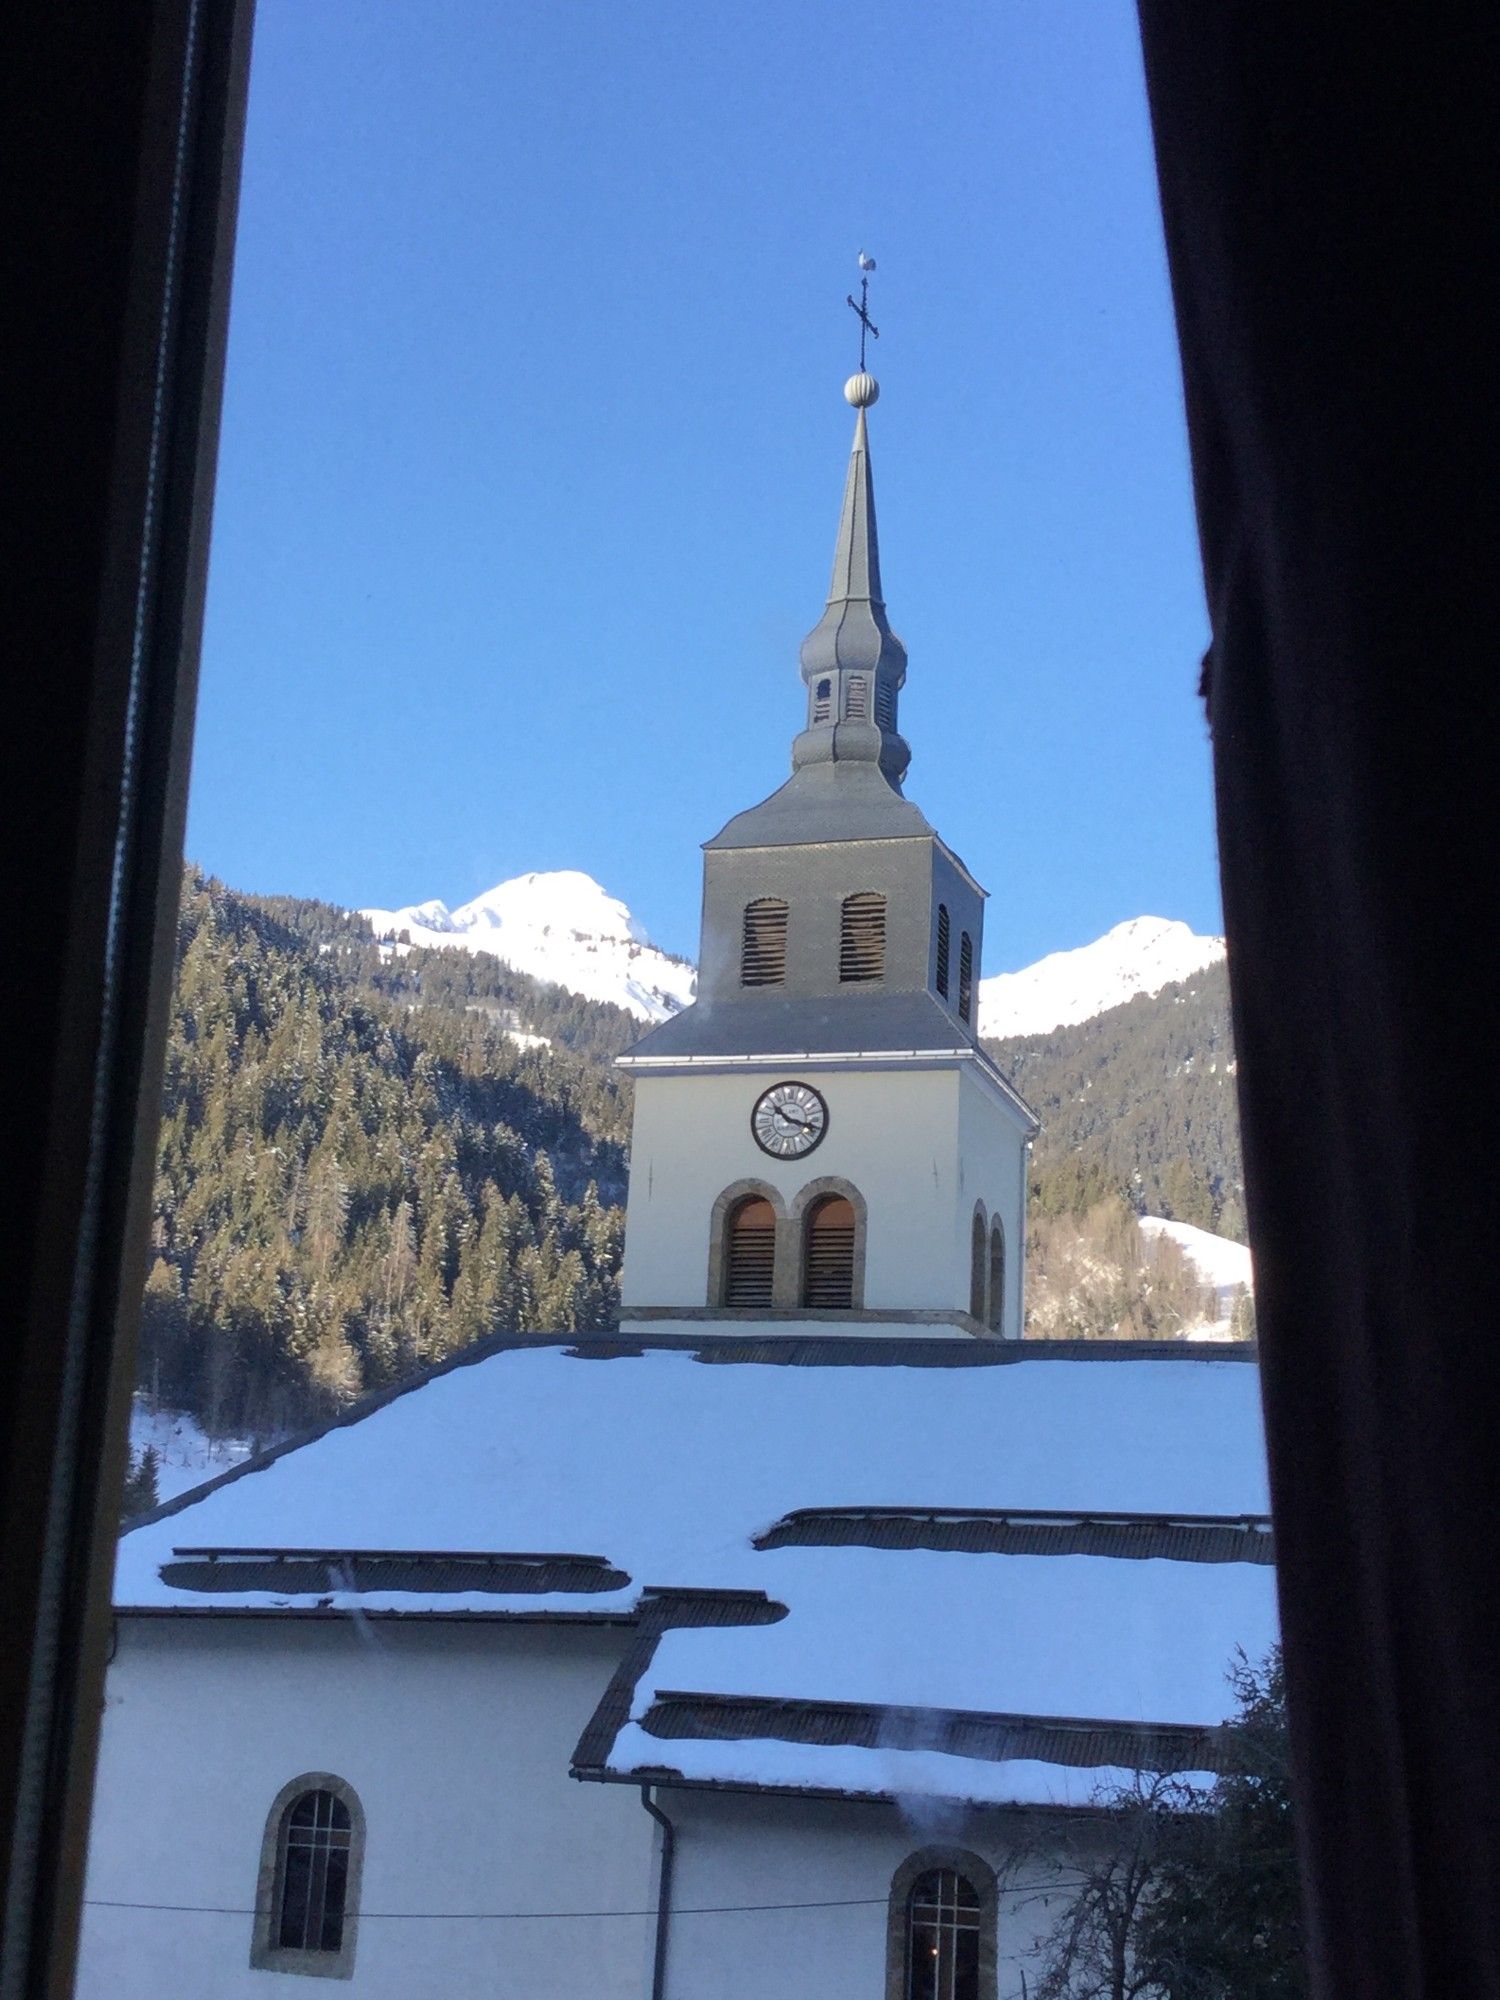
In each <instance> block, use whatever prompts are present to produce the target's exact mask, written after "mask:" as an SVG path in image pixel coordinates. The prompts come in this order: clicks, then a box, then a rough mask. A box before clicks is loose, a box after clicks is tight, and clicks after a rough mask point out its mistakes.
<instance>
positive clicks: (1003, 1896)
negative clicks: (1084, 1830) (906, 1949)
mask: <svg viewBox="0 0 1500 2000" xmlns="http://www.w3.org/2000/svg"><path fill="white" fill-rule="evenodd" d="M662 1803H663V1805H664V1806H665V1807H666V1809H667V1811H668V1812H669V1813H670V1815H671V1818H672V1820H673V1822H674V1825H675V1828H676V1842H675V1856H674V1869H673V1895H672V1900H673V1905H674V1912H675V1914H674V1916H673V1919H672V1922H671V1925H670V1928H669V1933H668V1943H667V1978H666V1993H665V1996H664V2000H768V1996H771V1995H774V1996H775V2000H885V1996H886V1993H887V1991H888V1985H889V1973H890V1969H891V1968H890V1962H889V1961H890V1958H891V1956H892V1953H891V1949H890V1947H891V1940H890V1908H889V1902H888V1891H889V1889H890V1885H891V1883H892V1882H893V1881H894V1879H895V1877H896V1874H897V1871H898V1870H899V1869H901V1868H902V1866H903V1864H905V1863H906V1862H908V1861H909V1860H910V1859H911V1858H912V1857H913V1856H915V1855H920V1854H925V1853H929V1852H931V1851H933V1850H939V1849H940V1850H944V1851H947V1852H953V1851H955V1850H957V1851H959V1852H967V1853H971V1854H975V1855H977V1856H979V1857H980V1859H981V1860H982V1861H984V1862H986V1863H987V1864H988V1866H989V1867H990V1868H991V1869H992V1870H993V1871H994V1873H995V1875H996V1877H997V1878H998V1888H999V1895H998V1899H997V1900H998V1908H997V1910H996V1912H995V1919H994V1928H995V1937H994V1945H995V1956H996V1961H997V1962H996V1974H997V1977H996V1982H995V1992H996V1996H997V2000H1021V1996H1022V1994H1023V1991H1026V1990H1029V1991H1031V1992H1035V1990H1036V1984H1037V1979H1038V1975H1039V1971H1040V1955H1039V1953H1038V1951H1037V1949H1036V1946H1037V1940H1038V1938H1039V1937H1040V1936H1041V1935H1042V1934H1043V1933H1045V1931H1046V1930H1047V1929H1048V1928H1049V1925H1050V1923H1051V1921H1052V1918H1053V1916H1054V1914H1055V1912H1056V1911H1057V1910H1058V1909H1059V1908H1060V1907H1061V1903H1060V1900H1059V1898H1058V1897H1057V1895H1056V1893H1055V1892H1054V1894H1053V1895H1051V1896H1049V1894H1048V1883H1049V1878H1050V1877H1051V1876H1052V1875H1053V1874H1054V1872H1055V1870H1056V1861H1055V1859H1054V1853H1055V1850H1053V1848H1052V1846H1051V1843H1050V1842H1049V1840H1048V1837H1047V1833H1046V1831H1045V1829H1044V1827H1043V1825H1042V1824H1041V1823H1040V1822H1039V1821H1038V1820H1037V1819H1036V1817H1035V1816H1030V1817H1028V1816H1027V1815H1025V1814H1020V1813H1016V1812H1008V1813H1005V1812H988V1813H986V1812H964V1811H962V1810H960V1809H957V1808H947V1809H944V1808H942V1807H940V1806H929V1807H928V1809H927V1810H926V1811H925V1812H922V1813H921V1814H920V1816H919V1817H913V1816H912V1815H911V1814H910V1813H908V1812H905V1811H903V1810H902V1809H901V1808H899V1807H897V1806H894V1805H879V1804H873V1803H871V1804H855V1803H852V1802H850V1803H845V1802H842V1801H840V1800H836V1799H798V1800H796V1801H795V1802H792V1801H788V1800H786V1799H778V1798H768V1797H757V1796H755V1795H754V1794H748V1793H747V1794H740V1795H736V1794H734V1793H726V1792H706V1791H699V1792H690V1791H673V1792H666V1793H663V1794H662ZM1076 1837H1077V1836H1076V1834H1075V1835H1074V1838H1075V1839H1076ZM726 1904H729V1905H741V1906H744V1905H754V1904H760V1905H762V1906H765V1905H772V1906H778V1907H774V1908H773V1909H772V1910H771V1911H764V1910H763V1911H762V1912H761V1913H756V1912H755V1911H753V1910H746V1911H744V1913H743V1914H735V1915H729V1916H720V1915H712V1916H710V1915H706V1914H705V1915H698V1916H695V1915H693V1914H691V1912H693V1911H695V1910H699V1911H705V1912H707V1911H719V1910H722V1909H723V1908H724V1906H725V1905H726ZM799 1906H800V1907H799ZM1023 1975H1024V1977H1025V1980H1026V1986H1025V1988H1023V1986H1022V1978H1023ZM898 1990H899V1989H898Z"/></svg>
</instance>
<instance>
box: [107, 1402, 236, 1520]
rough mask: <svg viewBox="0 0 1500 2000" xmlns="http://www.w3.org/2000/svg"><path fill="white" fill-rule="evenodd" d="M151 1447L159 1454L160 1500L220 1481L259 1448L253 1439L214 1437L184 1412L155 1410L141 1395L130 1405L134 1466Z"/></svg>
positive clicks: (131, 1452)
mask: <svg viewBox="0 0 1500 2000" xmlns="http://www.w3.org/2000/svg"><path fill="white" fill-rule="evenodd" d="M148 1445H149V1446H150V1448H151V1449H152V1450H153V1451H154V1452H155V1453H156V1497H157V1499H158V1500H159V1501H160V1500H175V1499H176V1497H177V1495H178V1494H179V1493H185V1492H187V1490H188V1488H189V1487H192V1486H201V1485H202V1484H203V1482H204V1480H205V1479H217V1477H218V1476H219V1474H220V1473H221V1472H228V1471H229V1469H230V1467H231V1466H235V1465H238V1464H239V1463H240V1462H241V1461H242V1460H243V1459H247V1458H248V1457H249V1456H250V1454H251V1453H252V1452H253V1451H254V1450H255V1449H256V1447H255V1445H254V1444H253V1443H252V1442H251V1440H250V1439H249V1438H211V1437H209V1436H208V1435H207V1433H206V1432H204V1431H201V1430H200V1429H199V1428H198V1426H197V1424H195V1423H194V1422H193V1419H192V1418H191V1417H190V1416H188V1415H187V1414H186V1413H185V1412H184V1411H182V1410H161V1409H157V1410H153V1409H152V1407H151V1404H150V1402H149V1400H148V1399H147V1398H146V1397H145V1396H137V1397H136V1398H135V1400H134V1402H133V1403H132V1404H131V1406H130V1458H131V1463H132V1464H134V1462H135V1461H136V1460H137V1459H138V1458H139V1457H140V1455H141V1453H142V1452H143V1451H144V1450H145V1449H146V1447H147V1446H148Z"/></svg>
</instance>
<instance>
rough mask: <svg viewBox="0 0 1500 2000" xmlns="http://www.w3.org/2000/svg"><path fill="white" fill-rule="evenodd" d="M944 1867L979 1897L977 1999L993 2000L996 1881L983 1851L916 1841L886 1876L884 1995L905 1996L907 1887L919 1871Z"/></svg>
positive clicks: (899, 1999)
mask: <svg viewBox="0 0 1500 2000" xmlns="http://www.w3.org/2000/svg"><path fill="white" fill-rule="evenodd" d="M940 1868H948V1869H952V1870H953V1871H954V1873H955V1874H958V1875H962V1876H963V1877H964V1879H965V1880H966V1881H967V1882H968V1884H969V1886H970V1888H972V1889H973V1891H974V1893H975V1894H976V1895H977V1896H978V1898H979V1980H978V1996H977V2000H998V1990H997V1989H998V1967H999V1940H998V1932H999V1905H1000V1885H999V1882H998V1880H997V1878H996V1875H995V1871H994V1869H993V1868H992V1867H991V1866H990V1864H989V1862H987V1861H986V1860H985V1859H984V1857H983V1855H981V1854H976V1853H974V1851H973V1849H972V1848H967V1847H921V1848H918V1849H917V1851H916V1852H915V1853H914V1854H909V1855H908V1856H907V1857H906V1859H905V1860H904V1861H903V1862H902V1863H901V1865H900V1867H899V1868H898V1869H897V1870H896V1872H895V1874H894V1875H893V1876H892V1877H891V1889H890V1896H889V1899H888V1901H887V1905H886V1946H885V1967H886V1972H885V2000H907V1995H908V1986H907V1941H908V1937H909V1920H910V1910H911V1893H912V1890H913V1889H914V1888H915V1887H916V1885H917V1883H918V1882H920V1881H921V1879H922V1877H923V1876H924V1875H928V1874H931V1873H932V1871H933V1870H934V1869H940Z"/></svg>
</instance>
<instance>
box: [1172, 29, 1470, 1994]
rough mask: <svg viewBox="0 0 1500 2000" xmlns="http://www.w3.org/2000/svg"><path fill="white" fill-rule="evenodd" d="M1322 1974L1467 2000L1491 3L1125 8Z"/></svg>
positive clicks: (1347, 1985) (1345, 1988) (1355, 1985)
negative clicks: (1136, 78) (1162, 269)
mask: <svg viewBox="0 0 1500 2000" xmlns="http://www.w3.org/2000/svg"><path fill="white" fill-rule="evenodd" d="M1141 19H1142V27H1143V33H1144V43H1145V56H1146V68H1147V78H1148V84H1149V90H1150V98H1151V110H1152V118H1153V123H1154V128H1155V137H1156V147H1157V157H1158V170H1159V175H1160V182H1161V193H1162V207H1163V214H1164V219H1165V225H1166V237H1167V250H1168V257H1169V262H1170V267H1171V276H1172V284H1173V289H1174V295H1175V301H1176V309H1177V317H1178V329H1179V335H1180V340H1181V346H1182V363H1183V374H1184V381H1185V388H1186V401H1187V415H1188V426H1189V433H1190V439H1191V447H1192V458H1193V474H1194V480H1195V485H1196V492H1197V500H1198V509H1199V523H1200V531H1201V537H1202V545H1203V558H1204V568H1205V574H1206V581H1207V592H1208V602H1209V610H1210V616H1211V622H1212V633H1213V643H1212V648H1211V651H1210V654H1209V658H1208V661H1207V663H1206V668H1205V691H1206V694H1207V698H1208V705H1209V714H1210V719H1211V723H1212V728H1213V739H1214V760H1215V770H1216V783H1217V793H1218V818H1219V840H1220V850H1221V865H1222V873H1223V883H1224V899H1225V918H1226V926H1227V931H1228V937H1229V950H1230V979H1231V990H1232V994H1233V1006H1234V1021H1235V1034H1236V1037H1237V1041H1238V1046H1239V1056H1240V1094H1241V1110H1242V1116H1243V1121H1244V1137H1245V1160H1246V1173H1247V1180H1248V1193H1249V1210H1250V1222H1251V1236H1252V1240H1253V1243H1254V1247H1255V1257H1256V1277H1257V1286H1256V1291H1257V1299H1256V1306H1257V1314H1258V1320H1259V1328H1260V1335H1261V1343H1262V1356H1263V1373H1264V1387H1265V1401H1266V1418H1267V1430H1268V1439H1269V1448H1270V1458H1271V1476H1272V1490H1273V1496H1274V1504H1275V1509H1276V1517H1277V1546H1278V1551H1279V1555H1280V1575H1281V1594H1282V1610H1283V1618H1284V1623H1285V1643H1286V1661H1287V1674H1288V1684H1289V1693H1290V1701H1291V1709H1292V1730H1293V1750H1294V1759H1295V1769H1296V1782H1297V1803H1298V1813H1299V1824H1300V1831H1301V1836H1302V1841H1303V1851H1304V1863H1305V1873H1306V1878H1307V1887H1308V1902H1309V1917H1310V1931H1311V1940H1312V1950H1313V1958H1314V1967H1315V1977H1316V1981H1317V1991H1318V1992H1319V1993H1320V1994H1321V1995H1325V1996H1326V1995H1332V1994H1349V1995H1355V1994H1357V1995H1360V1996H1362V2000H1375V1997H1376V1996H1384V1995H1390V1996H1392V2000H1395V1996H1398V1995H1399V1996H1401V2000H1426V1997H1427V1996H1431V2000H1440V1996H1441V2000H1454V1996H1455V1995H1458V1994H1462V1995H1464V1996H1465V2000H1474V1996H1476V1995H1481V1994H1490V1993H1495V1992H1500V1924H1497V1884H1500V1851H1497V1850H1500V1841H1497V1826H1496V1808H1497V1800H1500V1769H1497V1762H1500V1758H1497V1735H1500V1723H1497V1700H1496V1696H1497V1682H1500V1672H1497V1667H1500V1630H1497V1625H1496V1620H1495V1616H1494V1613H1493V1610H1492V1603H1493V1600H1494V1597H1495V1593H1496V1580H1497V1578H1500V1434H1497V1433H1500V1328H1497V1325H1496V1311H1495V1290H1496V1287H1495V1265H1496V1256H1497V1241H1500V1229H1497V1226H1496V1216H1495V1209H1494V1202H1493V1198H1492V1187H1493V1181H1494V1174H1493V1169H1492V1164H1491V1154H1492V1147H1493V1125H1492V1120H1491V1117H1490V1113H1489V1108H1488V1100H1489V1092H1488V1089H1487V1085H1488V1083H1489V1070H1490V1067H1491V1046H1490V1040H1489V1030H1490V1028H1491V1025H1492V1023H1493V1021H1494V1018H1495V1013H1496V1007H1495V1000H1494V986H1493V977H1492V975H1491V973H1490V972H1489V970H1488V966H1487V963H1486V961H1487V959H1488V950H1487V947H1488V944H1489V938H1488V931H1489V926H1490V922H1491V912H1492V902H1493V892H1492V888H1491V880H1492V870H1493V859H1494V845H1493V839H1492V831H1491V829H1492V804H1491V801H1492V797H1493V789H1494V781H1493V775H1492V766H1493V763H1494V761H1495V750H1494V741H1495V730H1494V724H1495V715H1494V710H1495V702H1494V695H1493V685H1494V680H1495V676H1496V666H1497V663H1496V657H1495V656H1496V630H1497V620H1496V609H1497V606H1496V597H1497V547H1496V525H1497V524H1496V518H1495V516H1496V505H1495V488H1496V457H1495V449H1494V446H1495V437H1494V430H1493V427H1492V424H1491V421H1490V419H1489V417H1488V416H1487V415H1486V414H1485V404H1486V401H1487V398H1488V395H1489V394H1490V393H1492V377H1493V375H1494V373H1495V363H1496V351H1497V349H1496V331H1497V330H1496V327H1495V324H1494V317H1493V312H1492V308H1491V306H1490V305H1489V303H1488V299H1489V288H1490V287H1491V285H1492V284H1493V282H1494V273H1493V264H1494V259H1493V257H1492V255H1491V248H1492V240H1493V235H1494V228H1493V223H1492V221H1491V216H1492V212H1493V209H1494V206H1495V199H1496V188H1497V175H1496V162H1495V158H1494V148H1493V138H1492V135H1493V130H1494V126H1495V123H1496V120H1497V104H1496V91H1495V83H1496V63H1495V50H1494V45H1493V28H1492V25H1491V24H1492V21H1493V14H1492V11H1491V10H1489V9H1484V10H1481V9H1479V8H1478V7H1475V8H1472V9H1463V8H1456V7H1451V6H1443V5H1437V6H1431V5H1429V6H1427V7H1415V6H1407V7H1399V8H1398V7H1395V6H1389V5H1377V4H1370V5H1366V6H1364V7H1360V8H1356V7H1347V6H1319V5H1317V4H1315V0H1313V4H1309V0H1299V4H1295V5H1289V4H1281V0H1254V4H1247V3H1246V0H1212V4H1199V5H1189V4H1186V0H1141Z"/></svg>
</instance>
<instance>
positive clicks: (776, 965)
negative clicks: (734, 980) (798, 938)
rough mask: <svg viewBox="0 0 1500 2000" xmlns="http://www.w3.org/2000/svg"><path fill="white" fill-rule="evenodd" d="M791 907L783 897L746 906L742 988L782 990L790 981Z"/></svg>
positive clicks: (761, 899)
mask: <svg viewBox="0 0 1500 2000" xmlns="http://www.w3.org/2000/svg"><path fill="white" fill-rule="evenodd" d="M786 921H787V906H786V904H785V903H784V902H782V900H781V898H780V897H779V896H761V897H759V898H758V899H757V900H756V901H755V902H753V903H747V904H746V905H745V922H744V929H743V932H742V934H741V938H740V984H741V986H780V985H781V984H782V983H783V982H784V980H785V979H786Z"/></svg>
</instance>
